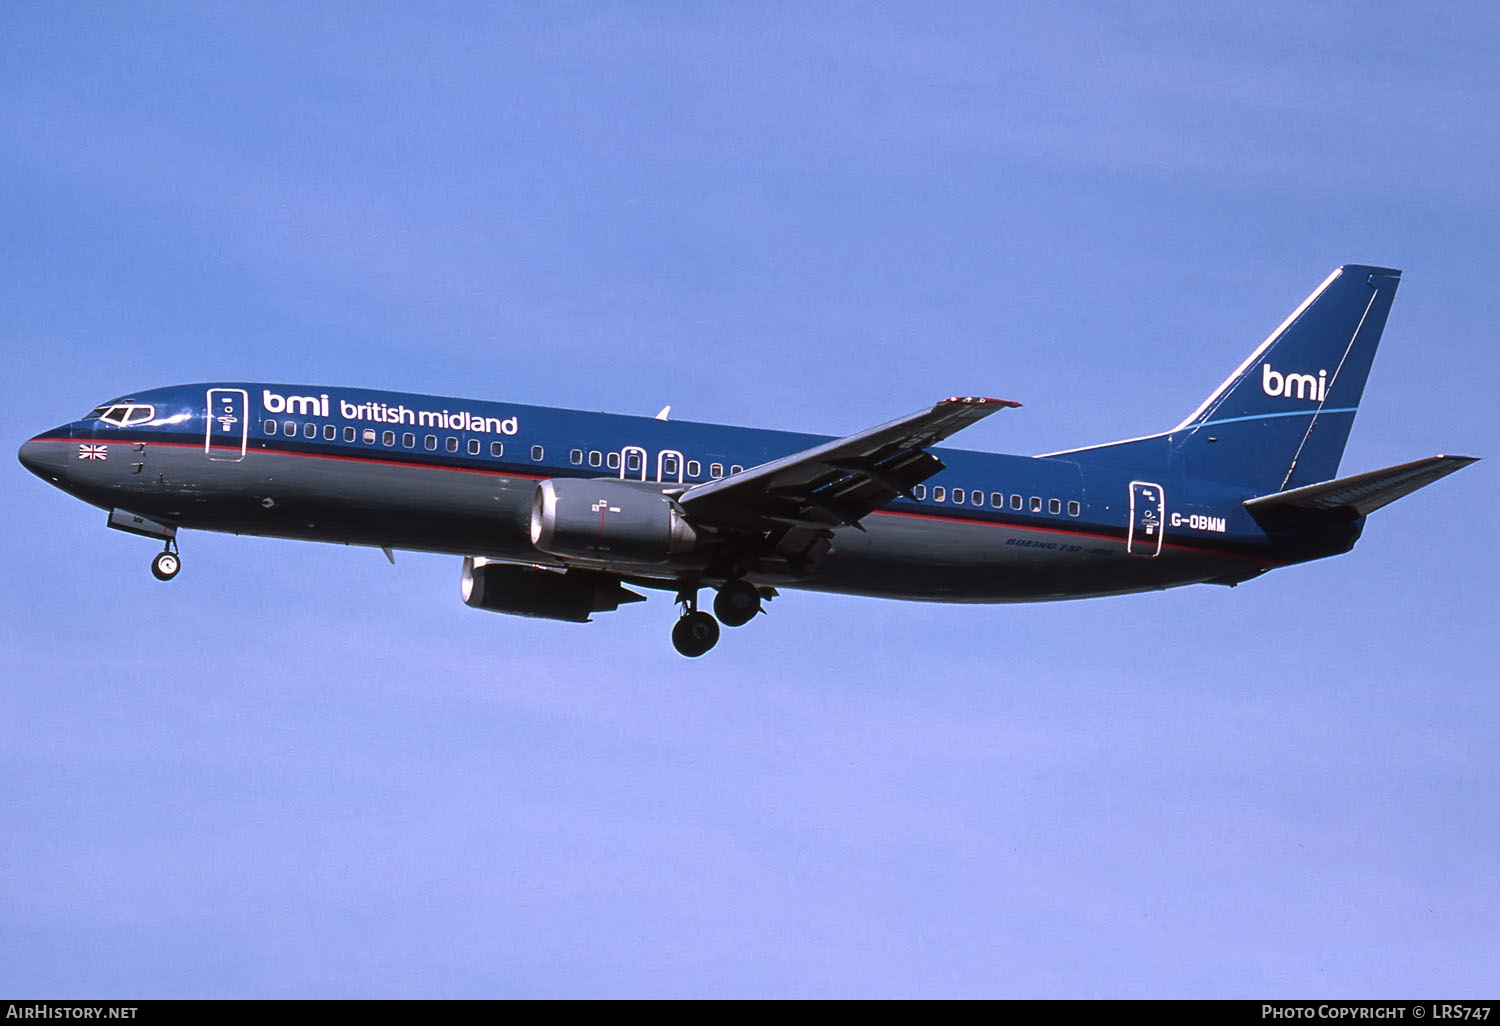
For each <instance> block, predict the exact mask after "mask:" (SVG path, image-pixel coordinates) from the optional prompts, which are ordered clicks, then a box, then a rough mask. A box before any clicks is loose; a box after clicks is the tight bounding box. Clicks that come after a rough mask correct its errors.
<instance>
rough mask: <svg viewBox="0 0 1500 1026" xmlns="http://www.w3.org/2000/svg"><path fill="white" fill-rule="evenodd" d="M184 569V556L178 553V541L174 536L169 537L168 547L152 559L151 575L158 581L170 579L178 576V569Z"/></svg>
mask: <svg viewBox="0 0 1500 1026" xmlns="http://www.w3.org/2000/svg"><path fill="white" fill-rule="evenodd" d="M181 569H182V557H180V556H179V555H178V554H177V541H176V539H173V538H168V539H167V547H166V548H165V549H163V550H162V551H160V552H158V553H157V554H156V558H155V559H153V560H151V576H152V577H155V578H156V579H157V580H158V581H170V580H171V579H172V578H174V577H176V576H177V571H179V570H181Z"/></svg>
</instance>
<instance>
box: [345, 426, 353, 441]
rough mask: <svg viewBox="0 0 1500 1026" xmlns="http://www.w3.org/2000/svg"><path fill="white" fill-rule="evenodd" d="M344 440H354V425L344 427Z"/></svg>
mask: <svg viewBox="0 0 1500 1026" xmlns="http://www.w3.org/2000/svg"><path fill="white" fill-rule="evenodd" d="M344 441H346V442H352V441H354V429H353V428H352V427H346V428H344Z"/></svg>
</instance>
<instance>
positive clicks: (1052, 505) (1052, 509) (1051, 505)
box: [1047, 499, 1062, 514]
mask: <svg viewBox="0 0 1500 1026" xmlns="http://www.w3.org/2000/svg"><path fill="white" fill-rule="evenodd" d="M1047 512H1048V513H1052V514H1057V513H1061V512H1062V500H1061V499H1048V500H1047Z"/></svg>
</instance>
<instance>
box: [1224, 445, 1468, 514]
mask: <svg viewBox="0 0 1500 1026" xmlns="http://www.w3.org/2000/svg"><path fill="white" fill-rule="evenodd" d="M1477 459H1478V457H1476V456H1429V457H1427V458H1426V459H1422V460H1412V461H1411V462H1410V463H1401V464H1398V465H1397V466H1394V467H1385V468H1384V469H1381V470H1370V471H1366V472H1365V473H1363V474H1352V475H1350V476H1349V477H1341V478H1338V479H1336V480H1333V481H1324V482H1322V483H1321V484H1312V485H1306V486H1304V487H1302V488H1293V489H1292V490H1291V491H1287V492H1277V493H1275V494H1274V495H1262V496H1261V497H1259V498H1257V499H1250V500H1248V501H1247V502H1246V503H1245V508H1246V509H1248V510H1249V511H1250V512H1251V513H1254V514H1261V513H1269V512H1280V511H1284V510H1292V509H1300V510H1312V511H1322V512H1327V511H1330V510H1337V509H1352V510H1354V511H1355V512H1357V513H1360V514H1368V513H1373V512H1375V511H1376V510H1377V509H1379V508H1380V507H1381V506H1385V505H1388V504H1390V503H1392V502H1395V501H1396V500H1397V499H1399V498H1401V497H1402V496H1405V495H1410V494H1411V493H1412V492H1414V491H1416V490H1417V489H1418V488H1422V487H1425V486H1426V485H1430V484H1432V482H1434V481H1436V480H1438V479H1440V478H1444V477H1447V476H1448V475H1449V474H1451V473H1453V472H1454V471H1455V470H1462V469H1463V468H1464V467H1467V466H1468V465H1469V464H1470V463H1474V462H1476V461H1477Z"/></svg>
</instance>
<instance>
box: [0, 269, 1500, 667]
mask: <svg viewBox="0 0 1500 1026" xmlns="http://www.w3.org/2000/svg"><path fill="white" fill-rule="evenodd" d="M1400 278H1401V272H1400V271H1397V270H1392V269H1390V268H1383V267H1374V266H1366V265H1356V264H1350V265H1345V266H1343V267H1340V268H1338V269H1337V270H1335V271H1334V272H1333V273H1332V274H1330V275H1329V276H1328V277H1327V279H1325V280H1324V282H1323V283H1322V284H1321V285H1319V286H1318V288H1317V289H1316V290H1315V291H1314V292H1313V293H1312V294H1311V295H1310V296H1308V297H1307V299H1306V300H1304V301H1303V302H1302V304H1301V305H1299V306H1298V307H1297V308H1296V309H1295V310H1294V311H1293V312H1292V313H1291V315H1290V316H1289V317H1287V319H1286V320H1285V321H1283V322H1282V324H1281V325H1280V326H1279V327H1278V328H1277V329H1276V330H1275V331H1273V332H1272V333H1271V335H1270V336H1269V337H1268V338H1267V339H1266V340H1265V341H1264V342H1262V343H1261V344H1260V345H1259V346H1258V347H1257V348H1256V349H1255V350H1254V351H1253V352H1251V354H1250V355H1249V356H1248V357H1246V358H1245V360H1244V361H1243V362H1242V363H1240V364H1239V366H1238V367H1236V368H1235V369H1234V371H1233V372H1232V373H1230V375H1229V376H1228V378H1226V379H1225V380H1224V382H1223V383H1222V384H1221V385H1219V387H1218V388H1216V389H1214V391H1213V392H1212V393H1210V394H1209V396H1208V398H1206V399H1205V400H1203V402H1202V403H1201V404H1199V406H1198V408H1197V409H1195V410H1193V412H1191V413H1189V414H1188V415H1187V417H1185V418H1184V419H1183V420H1182V422H1181V423H1179V424H1178V425H1177V426H1176V427H1173V428H1170V429H1168V430H1165V431H1161V432H1159V433H1156V434H1152V435H1147V436H1144V437H1141V438H1132V439H1128V440H1126V441H1120V442H1111V443H1108V444H1105V445H1094V446H1088V447H1085V448H1080V449H1070V450H1066V451H1061V452H1051V453H1045V454H1042V455H1038V456H1017V455H1005V454H998V453H983V452H972V451H964V450H956V449H947V448H939V447H938V443H940V442H942V441H944V440H945V439H947V438H948V437H949V436H951V435H953V434H954V433H956V432H958V431H960V430H962V429H963V428H965V427H968V426H969V425H971V424H974V423H975V422H976V421H979V420H981V419H982V418H984V417H988V416H990V415H992V414H995V413H998V412H1000V411H1001V410H1007V409H1013V408H1015V407H1017V406H1019V405H1020V404H1019V403H1016V402H1012V401H1009V400H1004V399H992V398H983V397H977V396H955V397H952V398H948V399H943V400H941V401H940V402H937V403H934V404H933V405H932V406H930V407H927V408H924V409H921V410H918V411H917V412H915V413H912V414H910V415H908V416H905V417H900V418H897V419H896V420H893V421H891V422H889V423H887V424H882V425H880V426H879V427H874V428H870V429H869V430H866V431H860V432H857V433H855V434H851V435H846V436H843V437H841V438H830V437H824V436H816V435H807V434H793V433H790V432H784V431H771V430H761V429H753V428H743V427H728V426H722V425H716V424H704V423H691V422H685V421H674V420H671V419H670V418H669V415H668V413H669V409H670V408H668V409H663V410H662V412H661V413H660V414H658V415H657V416H656V417H654V418H653V417H635V416H621V415H616V414H608V413H588V412H582V411H575V410H566V409H556V408H550V407H539V406H522V405H516V404H510V403H497V402H490V401H482V400H469V399H454V398H444V397H439V396H429V395H416V394H409V393H405V392H384V391H374V390H370V389H362V388H338V387H318V386H302V385H285V384H267V383H256V382H212V383H202V384H192V385H178V386H172V387H166V388H156V389H151V390H148V391H143V392H135V393H131V394H129V395H127V396H122V397H119V398H116V399H111V400H109V401H108V402H105V403H101V404H100V405H98V406H97V407H95V408H94V409H93V410H91V411H90V412H89V413H88V414H86V415H85V416H83V417H81V418H80V419H78V420H74V421H71V422H69V423H66V424H64V425H62V426H61V427H57V428H54V429H52V430H51V431H45V432H43V433H42V434H39V435H37V436H36V437H34V438H32V439H30V440H29V441H27V442H26V443H25V444H23V445H22V446H21V449H20V453H19V457H20V460H21V462H22V464H24V465H25V466H26V467H27V468H28V469H29V470H31V471H32V472H33V473H35V474H37V475H38V476H39V477H41V478H42V479H43V480H45V481H47V482H49V483H51V484H53V485H56V486H57V487H58V488H60V489H62V490H63V491H65V492H67V493H69V494H70V495H73V496H75V497H77V498H79V499H81V500H83V501H84V502H87V503H91V504H92V505H95V506H98V507H99V508H101V509H103V510H106V511H108V517H107V521H106V522H107V524H108V526H109V527H112V528H116V529H119V530H121V531H125V532H128V533H131V534H137V535H142V536H145V537H148V538H153V539H155V540H157V541H160V542H162V543H163V548H162V550H161V551H160V552H159V553H158V554H157V555H156V557H155V559H154V560H153V561H152V566H151V569H152V573H153V574H154V575H155V576H156V577H157V578H158V579H159V580H163V581H166V580H170V579H172V578H173V577H175V576H176V575H177V573H178V571H179V569H180V568H181V557H180V554H179V550H178V547H177V534H178V531H179V529H181V528H188V529H201V530H210V531H226V532H233V533H236V534H250V535H262V536H268V537H277V538H292V539H305V540H312V541H323V542H342V543H345V544H351V545H363V546H370V547H375V548H379V549H381V550H383V551H384V553H385V555H386V557H387V558H388V559H390V560H391V561H392V562H394V561H395V557H394V550H396V549H407V550H419V551H429V552H439V553H449V554H453V555H459V556H462V557H463V569H462V574H461V578H460V582H461V593H462V597H463V601H464V602H465V603H467V604H468V605H470V606H473V607H476V608H479V609H485V610H490V611H494V612H500V613H510V614H515V615H520V616H530V617H543V618H547V619H554V620H566V621H576V622H587V621H588V620H589V619H590V618H591V617H592V615H593V614H595V613H602V612H609V611H613V610H615V609H617V608H618V607H619V606H621V605H625V604H627V603H632V602H638V601H642V600H643V599H644V598H645V596H643V595H642V594H640V592H639V591H633V590H631V589H632V588H640V589H658V590H665V591H668V592H672V593H674V594H675V596H676V601H677V603H678V605H679V606H680V615H679V616H678V618H677V620H676V622H675V624H674V626H673V629H672V641H673V644H674V646H675V647H676V649H677V651H678V652H680V653H682V654H683V655H684V656H690V657H696V656H701V655H703V654H704V653H706V652H708V651H709V650H710V649H711V648H713V647H714V645H715V644H716V643H717V642H718V640H719V635H720V629H719V625H720V624H723V625H725V626H728V627H740V626H744V625H745V624H747V623H749V622H750V621H751V620H753V619H754V618H755V617H756V615H757V614H759V613H762V612H764V611H765V606H766V603H767V602H769V601H770V600H771V599H773V598H775V597H776V596H777V595H778V594H779V592H780V591H781V590H782V589H811V590H817V591H827V592H841V593H846V594H854V595H869V596H880V597H885V598H897V599H914V600H921V601H934V602H970V603H973V602H987V603H988V602H994V603H999V602H1023V601H1040V600H1055V599H1072V598H1083V597H1091V596H1101V595H1117V594H1123V593H1127V592H1142V591H1149V590H1157V589H1163V588H1169V587H1176V586H1179V585H1185V584H1198V583H1207V584H1221V585H1230V586H1233V585H1237V584H1240V583H1241V582H1244V581H1248V580H1251V579H1253V578H1255V577H1258V576H1260V575H1261V574H1263V573H1265V572H1266V571H1268V570H1272V569H1275V568H1277V567H1282V566H1287V565H1290V564H1294V563H1302V562H1307V561H1309V560H1314V559H1321V558H1324V557H1326V556H1332V555H1336V554H1339V553H1343V552H1347V551H1349V550H1350V549H1351V548H1352V547H1353V546H1354V543H1355V542H1356V541H1357V540H1358V539H1359V537H1360V534H1361V532H1362V530H1363V528H1364V523H1365V517H1366V516H1367V515H1368V514H1369V513H1371V512H1374V511H1375V510H1377V509H1379V508H1381V507H1382V506H1385V505H1386V504H1388V503H1390V502H1393V501H1395V500H1396V499H1399V498H1401V497H1403V496H1405V495H1407V494H1409V493H1411V492H1413V491H1415V490H1417V489H1418V488H1421V487H1423V486H1425V485H1428V484H1431V483H1432V482H1434V481H1437V480H1438V479H1440V478H1442V477H1445V476H1446V475H1448V474H1450V473H1452V472H1454V471H1456V470H1459V469H1461V468H1462V467H1465V466H1467V465H1468V464H1470V463H1473V462H1475V458H1474V457H1468V456H1446V455H1438V456H1431V457H1427V458H1425V459H1418V460H1415V461H1412V462H1408V463H1401V464H1397V465H1395V466H1391V467H1386V468H1383V469H1380V470H1372V471H1367V472H1364V473H1359V474H1354V475H1352V476H1346V477H1337V476H1336V475H1337V473H1338V469H1339V462H1340V460H1341V458H1342V456H1343V451H1344V445H1345V442H1346V441H1347V440H1348V437H1349V431H1350V427H1351V425H1352V423H1353V421H1354V414H1355V412H1356V410H1357V409H1358V407H1359V401H1360V397H1361V395H1362V393H1363V391H1364V386H1365V380H1366V377H1367V376H1368V374H1369V371H1370V365H1371V362H1372V361H1373V359H1374V356H1375V349H1376V346H1377V345H1378V343H1379V341H1380V337H1381V334H1382V332H1383V331H1384V328H1385V323H1386V317H1387V315H1388V313H1389V312H1390V308H1391V302H1392V299H1393V298H1394V296H1395V293H1396V287H1397V285H1398V284H1399V283H1400ZM705 588H708V589H712V590H713V592H714V598H713V602H712V608H713V613H712V614H710V613H708V612H707V611H705V610H703V609H700V608H699V603H698V595H699V592H700V591H701V590H703V589H705Z"/></svg>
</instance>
